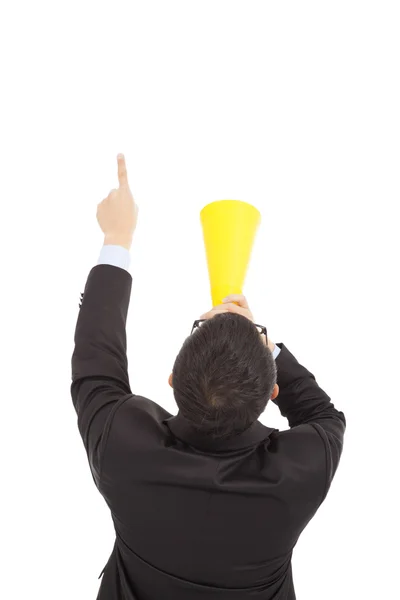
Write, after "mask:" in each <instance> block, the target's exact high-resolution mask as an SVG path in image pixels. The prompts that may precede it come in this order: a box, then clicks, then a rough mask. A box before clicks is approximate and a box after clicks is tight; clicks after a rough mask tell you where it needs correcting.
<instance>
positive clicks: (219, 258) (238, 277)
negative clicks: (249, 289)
mask: <svg viewBox="0 0 400 600" xmlns="http://www.w3.org/2000/svg"><path fill="white" fill-rule="evenodd" d="M200 220H201V224H202V228H203V237H204V245H205V250H206V257H207V265H208V274H209V278H210V288H211V298H212V305H213V306H216V305H217V304H222V300H223V298H225V296H228V295H230V294H242V293H243V291H242V289H243V285H244V281H245V278H246V272H247V267H248V265H249V261H250V256H251V251H252V248H253V244H254V239H255V236H256V232H257V228H258V226H259V224H260V222H261V214H260V212H259V211H258V210H257V209H256V208H255V207H254V206H252V205H251V204H248V203H247V202H242V201H241V200H217V201H215V202H211V204H207V206H205V207H204V208H203V209H202V211H201V212H200Z"/></svg>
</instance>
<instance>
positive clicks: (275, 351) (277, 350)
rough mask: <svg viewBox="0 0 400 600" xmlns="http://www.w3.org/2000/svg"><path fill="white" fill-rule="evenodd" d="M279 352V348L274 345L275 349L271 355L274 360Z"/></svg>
mask: <svg viewBox="0 0 400 600" xmlns="http://www.w3.org/2000/svg"><path fill="white" fill-rule="evenodd" d="M280 351H281V349H280V348H279V346H277V345H276V344H275V348H274V351H273V353H272V356H273V357H274V359H275V360H276V357H277V356H278V354H279V352H280Z"/></svg>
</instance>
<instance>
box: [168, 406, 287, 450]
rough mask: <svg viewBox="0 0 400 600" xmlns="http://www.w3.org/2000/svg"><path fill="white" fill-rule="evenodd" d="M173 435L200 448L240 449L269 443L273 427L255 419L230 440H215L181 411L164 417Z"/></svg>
mask: <svg viewBox="0 0 400 600" xmlns="http://www.w3.org/2000/svg"><path fill="white" fill-rule="evenodd" d="M163 423H166V425H167V426H168V428H169V429H170V431H171V432H172V433H173V435H174V436H175V437H177V438H179V439H180V440H182V441H183V442H185V443H187V444H189V445H190V446H194V447H196V448H199V449H200V450H206V451H207V450H238V449H241V448H247V447H250V446H255V445H257V444H260V443H261V442H263V441H266V442H267V443H268V444H269V436H270V435H271V433H272V432H273V431H276V429H273V428H271V427H266V426H265V425H263V424H262V423H260V421H258V420H257V421H255V422H254V423H253V424H252V425H250V427H249V428H248V429H246V430H245V431H244V432H243V433H240V434H239V435H236V436H235V437H233V438H230V439H228V440H213V439H212V438H211V437H209V436H207V435H206V434H204V433H201V432H199V431H197V430H196V429H195V428H194V427H193V426H192V425H191V424H190V423H189V422H188V421H186V419H185V418H184V417H183V416H182V414H181V413H180V412H178V414H177V415H176V416H173V417H169V418H168V419H164V421H163Z"/></svg>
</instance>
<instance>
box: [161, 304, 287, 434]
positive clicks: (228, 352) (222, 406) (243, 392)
mask: <svg viewBox="0 0 400 600" xmlns="http://www.w3.org/2000/svg"><path fill="white" fill-rule="evenodd" d="M276 379H277V377H276V365H275V360H274V358H273V356H272V352H271V350H270V349H269V348H268V347H267V346H266V345H265V344H264V343H263V341H262V339H261V335H260V333H259V331H258V330H257V328H256V327H255V325H254V323H252V321H250V320H249V319H247V318H246V317H244V316H242V315H238V314H234V313H229V312H226V313H221V314H217V315H215V316H214V317H212V318H211V319H208V320H206V321H204V322H203V323H202V324H201V326H200V327H199V328H197V329H195V331H194V332H193V334H192V335H190V336H189V337H188V338H187V339H186V340H185V342H184V344H183V346H182V348H181V350H180V352H179V354H178V356H177V357H176V360H175V364H174V367H173V371H172V382H173V383H172V385H173V390H174V396H175V400H176V403H177V405H178V408H179V411H180V413H181V414H182V416H183V417H184V418H185V419H186V420H187V421H188V422H189V423H190V424H191V425H192V426H193V427H195V428H196V429H198V430H199V431H202V432H203V433H205V434H208V435H210V436H212V437H213V438H220V439H222V438H224V439H225V438H230V437H233V436H234V435H237V434H239V433H242V432H243V431H244V430H245V429H247V428H248V427H249V426H250V425H251V424H252V423H253V422H254V421H256V420H257V419H258V417H259V416H260V415H261V414H262V412H263V411H264V410H265V407H266V405H267V402H268V400H269V399H270V398H271V395H272V392H273V388H274V385H275V383H276Z"/></svg>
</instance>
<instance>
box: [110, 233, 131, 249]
mask: <svg viewBox="0 0 400 600" xmlns="http://www.w3.org/2000/svg"><path fill="white" fill-rule="evenodd" d="M132 238H133V235H127V234H108V235H105V236H104V245H105V246H108V245H114V246H123V248H126V249H127V250H130V249H131V246H132Z"/></svg>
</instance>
